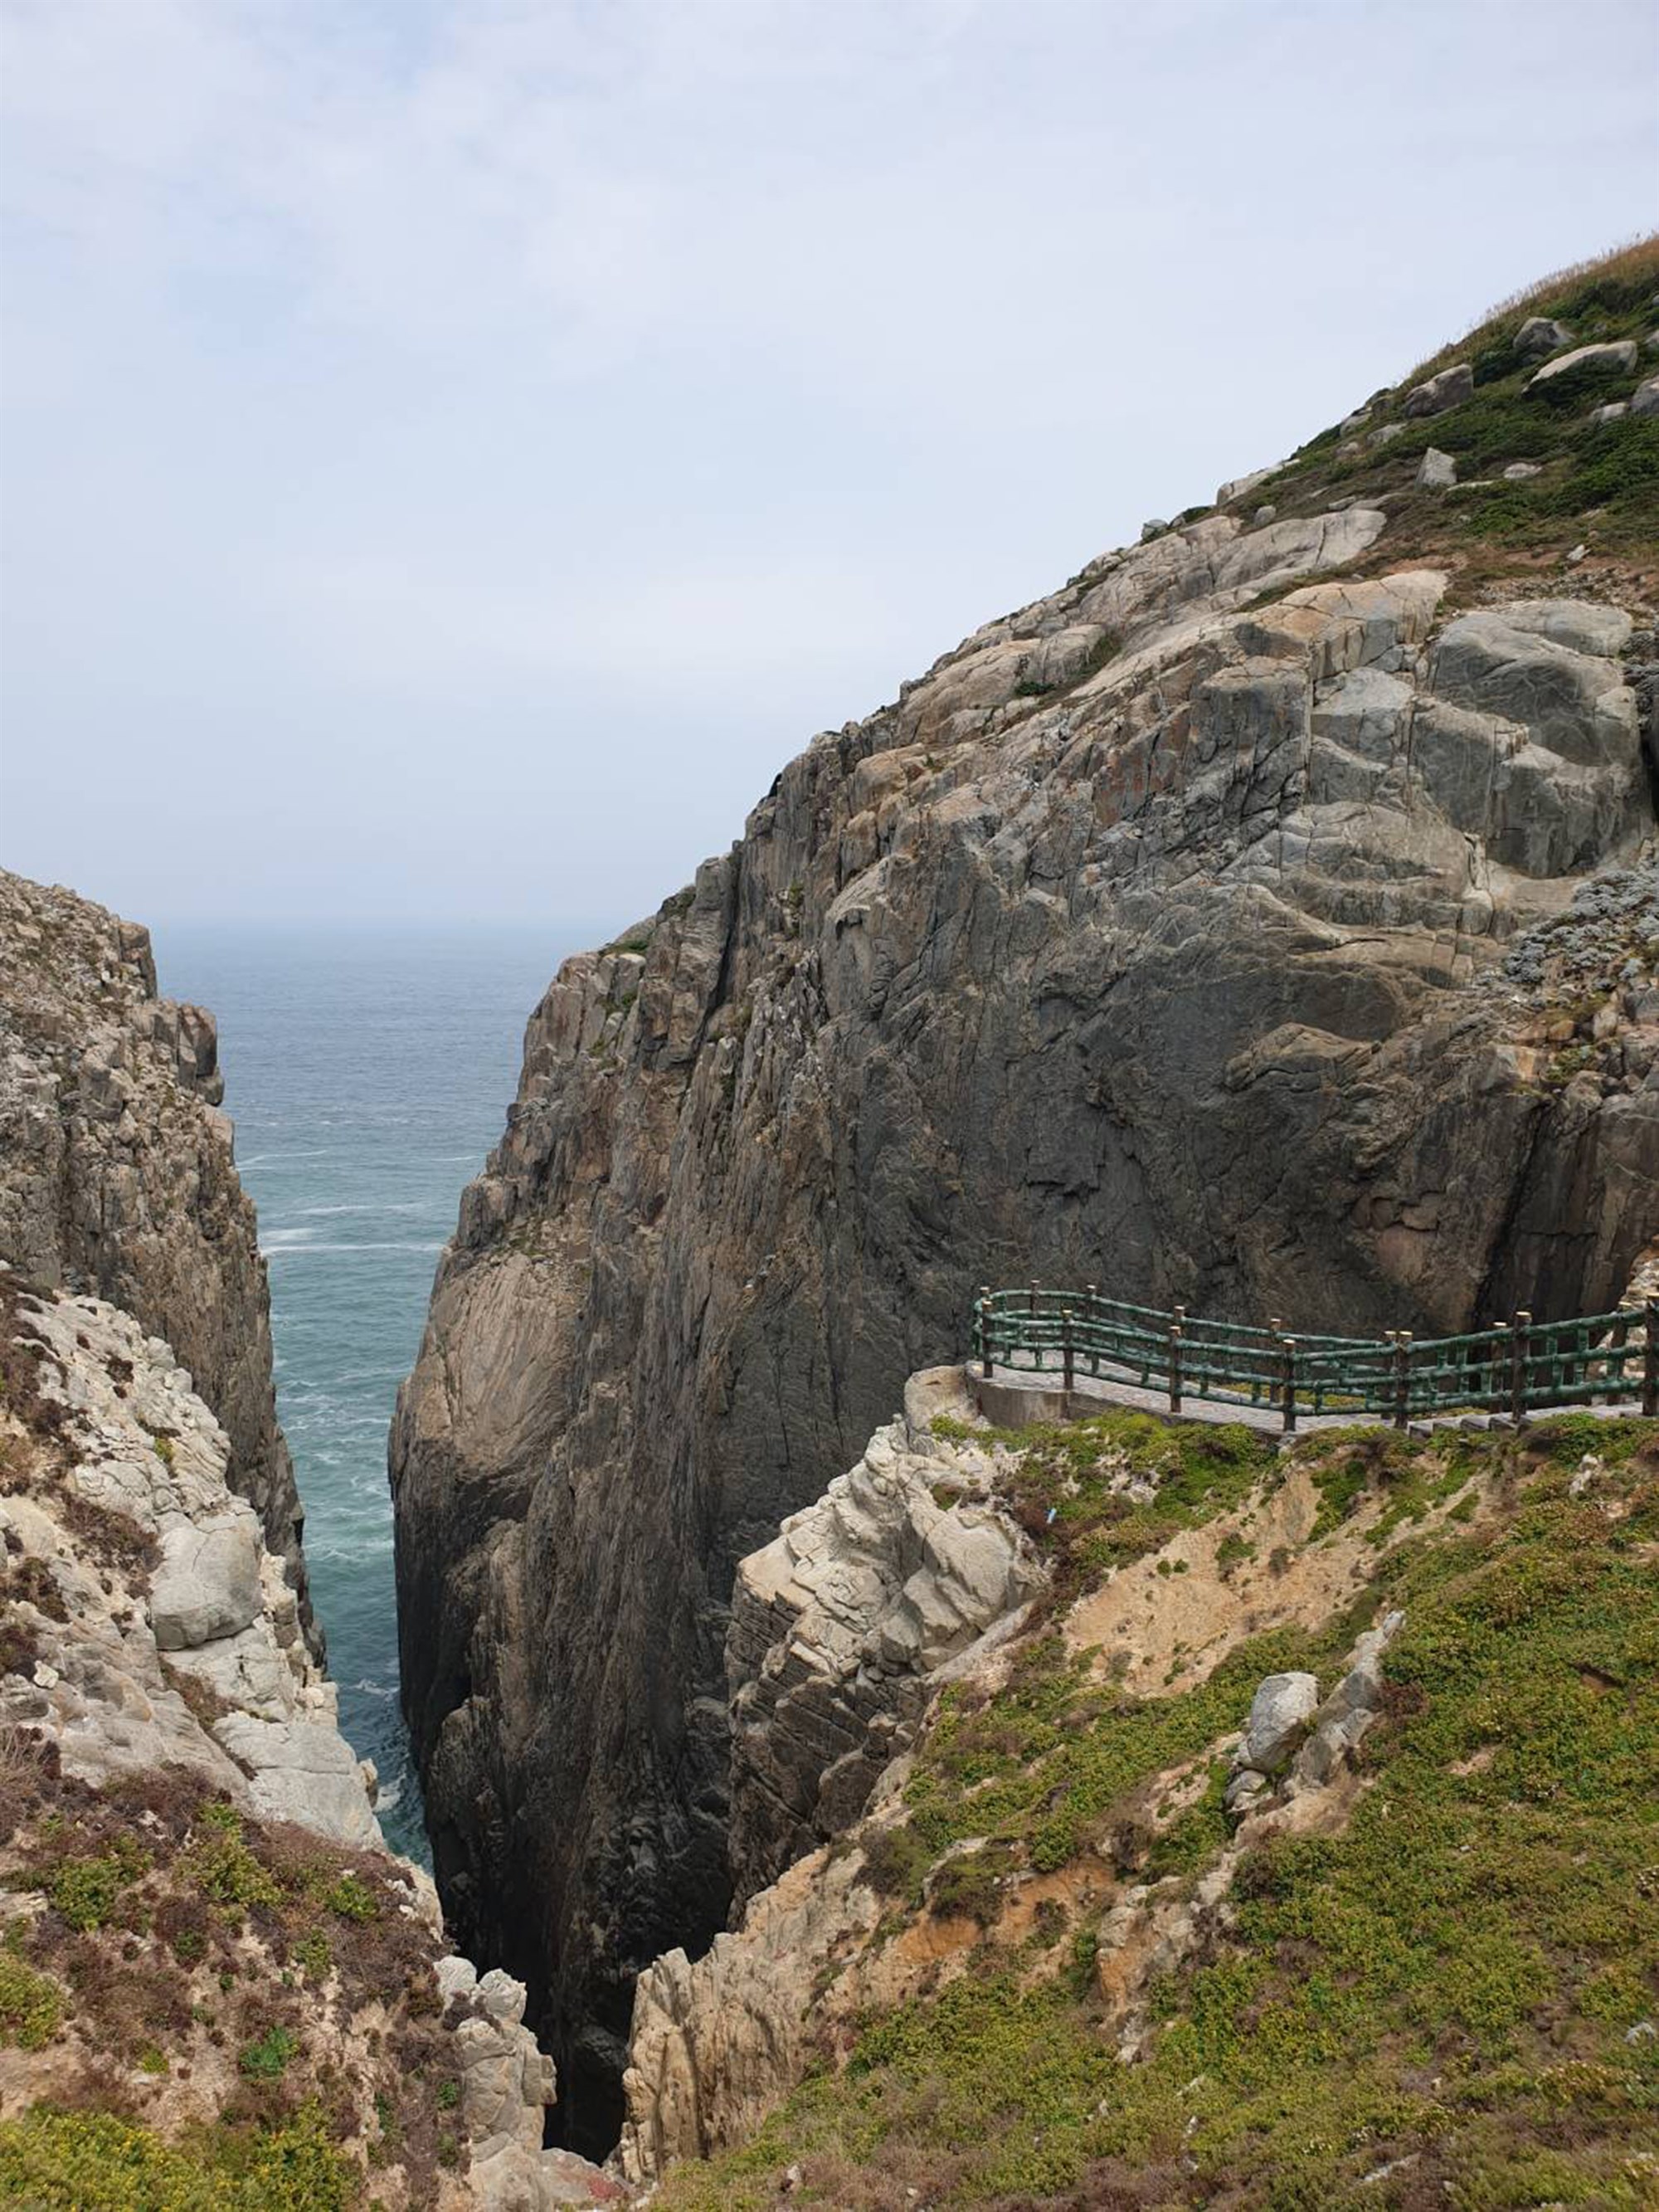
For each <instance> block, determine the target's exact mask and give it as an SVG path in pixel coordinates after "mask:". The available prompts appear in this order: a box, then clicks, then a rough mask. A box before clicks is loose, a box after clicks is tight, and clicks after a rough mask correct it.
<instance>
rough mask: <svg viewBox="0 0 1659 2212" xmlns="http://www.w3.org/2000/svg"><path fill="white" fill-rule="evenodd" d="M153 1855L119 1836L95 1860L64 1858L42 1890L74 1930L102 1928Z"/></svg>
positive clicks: (128, 1837) (126, 1838) (125, 1837)
mask: <svg viewBox="0 0 1659 2212" xmlns="http://www.w3.org/2000/svg"><path fill="white" fill-rule="evenodd" d="M148 1869H149V1853H148V1852H146V1851H143V1850H140V1848H139V1846H138V1845H137V1844H136V1843H134V1842H133V1840H132V1838H131V1837H130V1836H118V1837H117V1838H115V1840H114V1842H113V1844H112V1845H111V1847H110V1849H109V1850H107V1851H106V1852H102V1853H100V1854H99V1856H98V1857H94V1858H65V1859H61V1860H59V1861H58V1863H57V1864H56V1865H55V1866H53V1867H52V1868H51V1869H50V1870H49V1871H47V1872H46V1875H45V1880H44V1881H43V1884H42V1887H44V1888H45V1890H46V1895H47V1896H48V1897H49V1898H50V1899H51V1900H52V1905H53V1906H54V1907H55V1908H56V1910H57V1911H59V1912H61V1913H62V1914H63V1916H64V1919H65V1920H67V1921H68V1923H69V1924H70V1927H71V1928H76V1929H82V1931H84V1930H86V1929H90V1928H101V1927H102V1926H103V1925H104V1923H106V1921H107V1920H109V1919H111V1918H112V1917H113V1916H114V1913H115V1909H116V1906H117V1905H118V1902H119V1901H120V1899H121V1896H122V1893H123V1892H124V1891H125V1890H127V1889H129V1888H131V1886H132V1884H133V1883H134V1882H136V1881H138V1880H139V1879H140V1877H141V1876H142V1875H143V1874H144V1873H145V1872H146V1871H147V1870H148Z"/></svg>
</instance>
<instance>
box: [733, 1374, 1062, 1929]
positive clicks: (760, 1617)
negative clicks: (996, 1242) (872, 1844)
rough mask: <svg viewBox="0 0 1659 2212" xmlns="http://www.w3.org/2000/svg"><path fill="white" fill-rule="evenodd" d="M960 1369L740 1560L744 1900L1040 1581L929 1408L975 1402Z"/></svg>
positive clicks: (972, 1467) (851, 1807)
mask: <svg viewBox="0 0 1659 2212" xmlns="http://www.w3.org/2000/svg"><path fill="white" fill-rule="evenodd" d="M960 1376H961V1370H960V1369H958V1368H951V1369H944V1370H939V1372H938V1373H937V1374H936V1375H923V1376H915V1377H913V1378H912V1383H911V1386H910V1389H909V1390H908V1393H907V1397H908V1399H909V1401H910V1403H911V1406H912V1408H913V1410H914V1412H915V1414H916V1415H917V1416H918V1418H915V1419H908V1420H899V1421H895V1422H893V1423H891V1424H890V1425H889V1426H888V1427H886V1428H884V1429H879V1430H878V1431H877V1432H876V1434H875V1435H874V1436H873V1437H872V1438H871V1440H870V1442H869V1443H868V1444H867V1445H866V1448H865V1452H864V1456H863V1458H862V1459H861V1460H860V1462H858V1464H857V1465H856V1466H855V1467H854V1468H852V1470H851V1471H850V1472H849V1473H848V1474H842V1475H838V1476H837V1477H836V1480H834V1481H833V1482H832V1483H831V1484H830V1485H829V1488H828V1490H826V1491H825V1492H824V1493H823V1497H822V1498H820V1499H819V1500H818V1501H817V1504H814V1505H810V1506H808V1507H806V1508H805V1510H803V1511H802V1512H799V1513H796V1514H793V1515H792V1516H790V1518H789V1519H788V1520H787V1521H786V1522H784V1524H783V1528H782V1531H781V1534H780V1535H779V1536H778V1537H777V1538H776V1540H775V1541H774V1542H773V1543H771V1544H769V1545H767V1546H766V1547H764V1548H763V1549H762V1550H761V1551H758V1552H755V1553H750V1556H749V1557H748V1558H747V1559H744V1561H743V1562H742V1563H741V1565H739V1567H738V1574H737V1580H736V1583H735V1584H734V1586H733V1589H732V1620H731V1626H730V1628H729V1629H728V1630H727V1632H726V1675H727V1681H728V1686H729V1687H730V1689H731V1692H732V1770H731V1796H732V1814H731V1846H730V1859H731V1866H732V1879H733V1882H734V1887H735V1899H734V1903H735V1904H736V1905H739V1906H740V1905H742V1904H743V1903H744V1902H745V1901H746V1900H747V1899H749V1898H750V1896H752V1895H753V1894H754V1893H755V1892H756V1891H757V1889H762V1888H763V1887H765V1886H766V1884H767V1883H768V1882H769V1881H775V1879H776V1877H777V1876H778V1875H780V1874H781V1873H782V1872H783V1870H784V1869H785V1868H786V1867H787V1866H788V1865H789V1864H790V1863H792V1861H793V1860H794V1859H797V1858H799V1857H802V1856H803V1855H804V1854H805V1852H807V1851H809V1850H812V1849H814V1848H815V1847H816V1845H817V1844H820V1843H825V1842H828V1841H829V1839H830V1838H833V1837H835V1836H837V1835H840V1834H841V1833H842V1832H843V1831H844V1830H845V1829H847V1828H849V1827H850V1826H852V1825H853V1823H854V1820H856V1819H857V1818H858V1816H859V1814H860V1813H861V1812H862V1811H863V1810H864V1808H865V1805H866V1802H867V1801H868V1799H869V1796H870V1792H871V1790H872V1788H873V1787H874V1785H875V1783H876V1780H877V1778H878V1776H879V1775H880V1773H881V1771H882V1770H883V1769H884V1767H885V1766H886V1765H887V1764H888V1762H889V1761H890V1759H893V1758H894V1757H896V1755H897V1754H898V1753H900V1752H901V1751H902V1750H903V1748H904V1747H905V1746H906V1744H907V1743H908V1741H909V1737H910V1731H911V1729H912V1727H913V1725H914V1723H915V1720H916V1719H917V1717H919V1716H920V1714H921V1711H922V1710H923V1708H924V1706H925V1705H926V1704H927V1699H928V1697H929V1695H930V1694H931V1690H932V1687H933V1681H934V1680H935V1678H936V1677H937V1674H938V1670H939V1668H941V1667H942V1666H943V1665H944V1664H945V1662H946V1661H947V1660H951V1659H954V1658H957V1657H958V1656H960V1655H961V1654H962V1653H963V1652H964V1651H966V1650H968V1649H969V1647H970V1646H971V1645H972V1644H974V1643H975V1641H976V1640H977V1639H978V1638H980V1637H981V1636H982V1635H983V1634H984V1633H985V1632H986V1631H987V1629H990V1628H992V1627H993V1626H994V1625H996V1624H999V1623H1001V1622H1004V1621H1006V1620H1007V1619H1008V1618H1009V1616H1011V1615H1017V1613H1018V1608H1019V1607H1021V1605H1022V1604H1023V1603H1024V1600H1025V1598H1026V1597H1027V1596H1029V1595H1030V1594H1031V1593H1032V1592H1033V1591H1034V1590H1035V1589H1036V1588H1037V1586H1038V1584H1039V1582H1040V1581H1041V1576H1040V1573H1039V1571H1038V1569H1037V1567H1036V1564H1035V1562H1034V1560H1033V1559H1032V1558H1031V1556H1030V1551H1029V1547H1027V1545H1026V1543H1025V1541H1024V1538H1023V1537H1022V1535H1021V1534H1020V1531H1019V1529H1018V1528H1017V1527H1016V1526H1015V1525H1014V1524H1013V1522H1011V1521H1010V1520H1009V1519H1008V1518H1007V1516H1006V1513H1005V1512H1004V1511H1003V1510H1001V1509H1000V1507H999V1506H998V1505H997V1504H995V1502H994V1499H993V1498H992V1496H991V1493H990V1484H989V1480H988V1479H987V1477H988V1462H987V1457H986V1455H985V1454H984V1453H983V1452H981V1451H976V1450H975V1449H974V1448H973V1447H972V1446H971V1445H957V1444H953V1443H944V1442H942V1441H941V1440H940V1439H939V1438H938V1437H934V1436H933V1435H932V1434H931V1433H930V1431H929V1430H928V1427H927V1420H928V1419H930V1418H931V1417H932V1415H933V1414H934V1413H954V1414H955V1415H957V1417H958V1418H959V1417H960V1416H962V1415H963V1414H969V1415H971V1413H972V1410H973V1409H972V1407H971V1405H970V1403H969V1400H968V1398H967V1396H966V1394H965V1393H964V1392H963V1389H962V1388H961V1381H960Z"/></svg>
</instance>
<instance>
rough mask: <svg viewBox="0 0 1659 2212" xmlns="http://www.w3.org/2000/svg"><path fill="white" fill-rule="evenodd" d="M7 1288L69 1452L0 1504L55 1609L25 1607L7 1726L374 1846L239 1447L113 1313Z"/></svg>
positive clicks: (10, 1677)
mask: <svg viewBox="0 0 1659 2212" xmlns="http://www.w3.org/2000/svg"><path fill="white" fill-rule="evenodd" d="M6 1280H7V1283H8V1285H9V1286H8V1288H7V1289H6V1291H5V1304H6V1307H7V1310H8V1316H9V1319H10V1321H11V1324H12V1327H13V1328H15V1330H16V1331H18V1332H19V1333H20V1334H21V1338H22V1340H23V1341H24V1343H25V1344H26V1345H27V1346H28V1347H30V1348H31V1349H32V1352H33V1358H34V1363H35V1370H36V1372H35V1377H34V1389H35V1391H36V1393H37V1394H38V1401H39V1403H40V1407H42V1408H43V1409H44V1411H45V1418H46V1421H47V1423H48V1424H49V1425H50V1426H51V1427H52V1430H53V1431H55V1432H57V1433H58V1434H59V1435H61V1436H64V1437H68V1438H70V1439H71V1440H72V1449H65V1450H64V1463H63V1464H62V1466H61V1467H59V1468H52V1466H51V1465H50V1464H49V1463H48V1464H46V1465H45V1466H40V1467H38V1468H37V1467H33V1466H32V1465H31V1464H30V1462H31V1461H32V1460H33V1458H34V1457H35V1456H36V1455H33V1454H32V1453H31V1451H30V1447H29V1444H28V1442H27V1435H26V1434H24V1435H20V1436H19V1437H17V1439H16V1440H15V1445H14V1449H15V1452H16V1453H17V1455H19V1457H20V1459H21V1462H22V1464H21V1466H20V1467H19V1468H17V1470H16V1472H15V1474H14V1480H13V1485H12V1487H11V1489H10V1491H9V1495H7V1496H6V1497H5V1498H3V1499H0V1529H3V1534H4V1541H5V1546H6V1550H7V1553H8V1555H9V1559H10V1561H11V1566H10V1569H9V1572H10V1575H11V1577H12V1579H13V1580H14V1581H15V1580H17V1579H18V1577H20V1576H21V1574H22V1573H23V1572H24V1567H23V1564H22V1563H25V1562H28V1561H31V1560H32V1561H34V1562H37V1563H38V1567H37V1570H36V1571H35V1574H34V1578H33V1585H32V1586H33V1587H36V1588H37V1589H40V1590H43V1591H44V1590H45V1589H46V1588H47V1587H48V1586H50V1588H51V1589H53V1590H55V1591H56V1593H57V1595H58V1600H59V1602H58V1604H56V1605H53V1606H51V1607H48V1608H46V1611H45V1612H42V1610H41V1608H40V1606H39V1605H38V1603H37V1604H36V1605H34V1606H33V1607H30V1606H27V1605H24V1606H21V1607H17V1606H15V1607H14V1610H15V1612H17V1613H18V1614H19V1617H20V1619H21V1620H23V1621H25V1622H27V1632H28V1634H29V1637H30V1639H31V1648H32V1651H33V1667H32V1668H28V1669H22V1668H19V1669H16V1670H14V1671H11V1672H9V1673H7V1674H4V1675H3V1676H0V1726H4V1725H5V1724H7V1723H11V1724H14V1725H24V1724H27V1725H30V1726H33V1727H37V1728H40V1729H45V1730H46V1732H47V1733H48V1734H49V1735H50V1736H51V1739H52V1741H53V1742H55V1743H56V1744H58V1747H59V1750H60V1755H61V1759H62V1764H63V1767H64V1771H65V1772H67V1773H69V1774H70V1775H73V1776H75V1777H76V1778H79V1779H81V1780H82V1781H86V1782H88V1783H94V1784H101V1783H104V1782H106V1781H108V1780H109V1779H111V1778H112V1777H114V1776H117V1775H118V1774H121V1773H123V1772H125V1771H131V1770H133V1769H135V1768H137V1769H141V1770H143V1769H151V1768H159V1767H165V1766H168V1765H192V1766H195V1767H197V1768H199V1769H200V1771H203V1772H204V1773H205V1774H209V1775H210V1776H211V1777H212V1778H214V1780H215V1781H216V1782H217V1783H218V1784H222V1786H224V1787H225V1788H226V1789H227V1790H229V1791H230V1792H231V1794H232V1795H233V1796H234V1798H235V1799H236V1800H237V1801H238V1802H246V1804H247V1805H248V1806H249V1807H250V1808H252V1810H254V1811H256V1812H258V1813H259V1814H263V1815H265V1816H266V1817H269V1818H271V1819H275V1820H296V1821H298V1822H299V1823H300V1824H301V1826H305V1827H307V1828H310V1829H313V1830H314V1831H315V1832H318V1833H319V1834H323V1835H329V1836H332V1837H334V1838H337V1840H339V1841H340V1842H343V1843H349V1844H378V1843H379V1842H380V1829H379V1827H378V1826H377V1824H376V1822H375V1820H374V1814H373V1812H372V1810H371V1809H370V1804H369V1799H368V1791H367V1788H366V1784H365V1778H364V1775H363V1773H362V1770H361V1768H360V1767H359V1765H358V1762H357V1760H356V1758H355V1757H354V1756H353V1754H352V1753H351V1750H350V1747H349V1746H348V1745H347V1743H346V1742H345V1740H344V1738H343V1736H342V1735H340V1733H339V1729H338V1727H337V1699H336V1692H335V1688H334V1685H333V1684H332V1683H331V1681H329V1680H327V1679H326V1677H325V1675H324V1674H323V1673H322V1671H321V1669H320V1668H319V1667H318V1665H317V1663H316V1662H315V1660H314V1659H313V1657H312V1656H311V1653H310V1651H309V1650H307V1646H306V1644H305V1640H304V1638H302V1637H301V1633H300V1628H299V1618H298V1608H297V1606H296V1603H295V1595H294V1592H293V1590H292V1589H291V1588H289V1584H288V1583H287V1581H286V1579H285V1577H284V1576H283V1571H282V1564H281V1562H280V1561H279V1560H277V1559H276V1557H275V1556H274V1555H273V1554H272V1553H270V1552H268V1551H266V1550H265V1548H264V1545H263V1543H262V1541H261V1538H260V1529H259V1523H258V1518H257V1516H255V1514H254V1511H253V1509H252V1506H251V1505H249V1504H247V1503H246V1500H245V1499H243V1498H239V1497H237V1496H236V1495H235V1494H234V1492H232V1491H231V1489H230V1488H229V1486H228V1480H227V1475H228V1467H229V1461H230V1443H229V1439H228V1437H226V1435H225V1432H224V1431H223V1430H222V1428H221V1427H220V1425H219V1424H218V1422H217V1421H216V1419H214V1417H213V1415H212V1414H211V1413H210V1412H209V1411H208V1409H207V1407H205V1406H204V1404H203V1402H202V1401H201V1400H200V1399H199V1398H198V1397H197V1395H196V1394H195V1392H194V1391H193V1390H192V1389H191V1380H190V1377H189V1376H188V1375H187V1374H185V1371H184V1370H183V1369H182V1368H181V1367H179V1364H178V1362H177V1361H176V1360H175V1359H174V1358H173V1353H172V1351H171V1349H170V1347H169V1346H167V1344H166V1343H165V1342H163V1341H162V1340H161V1339H160V1338H159V1337H151V1336H147V1335H146V1334H145V1333H144V1332H143V1329H142V1328H139V1326H138V1324H137V1322H135V1321H133V1319H132V1318H131V1316H130V1315H127V1314H124V1313H122V1312H120V1311H119V1310H118V1309H116V1308H115V1307H113V1306H111V1305H108V1304H105V1303H104V1302H103V1301H102V1300H101V1299H98V1298H91V1297H68V1296H65V1295H64V1294H62V1293H59V1294H57V1295H52V1294H50V1293H48V1294H44V1295H41V1296H39V1297H35V1296H31V1295H29V1294H27V1293H25V1292H21V1291H19V1290H18V1289H17V1287H16V1281H15V1277H9V1278H7V1279H6ZM77 1509H79V1513H80V1516H81V1524H82V1525H85V1526H87V1527H88V1528H90V1529H91V1530H92V1531H93V1532H94V1533H93V1534H92V1537H91V1539H90V1541H89V1542H88V1543H82V1542H78V1541H77V1540H76V1527H77V1520H76V1510H77ZM103 1531H113V1532H116V1534H118V1536H119V1537H120V1539H121V1540H122V1542H123V1544H124V1545H125V1553H123V1554H122V1555H121V1556H123V1557H124V1558H125V1560H126V1562H127V1564H128V1567H129V1571H128V1573H126V1574H125V1575H122V1574H119V1573H117V1572H115V1571H113V1570H112V1567H111V1566H110V1565H107V1564H100V1553H102V1552H104V1551H107V1550H109V1549H110V1548H111V1541H112V1540H110V1539H107V1538H106V1539H104V1540H103V1541H100V1532H103ZM204 1715H205V1716H207V1717H206V1718H205V1720H204V1718H203V1717H202V1716H204ZM204 1727H205V1734H206V1736H207V1739H208V1741H207V1742H206V1743H205V1744H204V1742H203V1741H202V1738H203V1735H204Z"/></svg>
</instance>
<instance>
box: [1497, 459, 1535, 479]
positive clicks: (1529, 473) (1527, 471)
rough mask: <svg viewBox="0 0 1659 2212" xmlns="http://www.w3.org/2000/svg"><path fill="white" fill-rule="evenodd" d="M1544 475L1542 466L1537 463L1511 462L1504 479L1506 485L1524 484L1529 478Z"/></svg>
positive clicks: (1505, 471)
mask: <svg viewBox="0 0 1659 2212" xmlns="http://www.w3.org/2000/svg"><path fill="white" fill-rule="evenodd" d="M1542 474H1543V469H1542V465H1541V463H1539V462H1537V461H1511V462H1510V465H1509V466H1508V468H1506V469H1505V470H1504V482H1505V483H1525V482H1526V480H1527V478H1528V477H1535V476H1541V475H1542Z"/></svg>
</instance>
